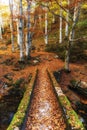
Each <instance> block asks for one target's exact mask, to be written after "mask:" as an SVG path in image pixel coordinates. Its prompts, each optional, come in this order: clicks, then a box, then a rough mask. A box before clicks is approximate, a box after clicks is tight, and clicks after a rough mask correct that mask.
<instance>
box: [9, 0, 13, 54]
mask: <svg viewBox="0 0 87 130" xmlns="http://www.w3.org/2000/svg"><path fill="white" fill-rule="evenodd" d="M9 7H10V14H11V18H10V29H11V42H12V52H14V35H13V32H14V27H13V0H9Z"/></svg>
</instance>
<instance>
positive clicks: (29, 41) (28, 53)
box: [26, 1, 32, 58]
mask: <svg viewBox="0 0 87 130" xmlns="http://www.w3.org/2000/svg"><path fill="white" fill-rule="evenodd" d="M27 4H28V7H27V13H28V16H27V30H28V32H27V35H26V39H27V41H26V56H27V58H29V57H30V47H31V41H32V39H31V32H30V27H31V22H30V19H31V17H30V12H31V3H30V1H28V2H27Z"/></svg>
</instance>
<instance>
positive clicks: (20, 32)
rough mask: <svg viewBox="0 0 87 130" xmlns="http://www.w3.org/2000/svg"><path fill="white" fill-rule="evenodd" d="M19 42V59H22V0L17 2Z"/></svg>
mask: <svg viewBox="0 0 87 130" xmlns="http://www.w3.org/2000/svg"><path fill="white" fill-rule="evenodd" d="M19 16H20V17H19V44H20V61H23V60H24V54H23V18H22V16H23V8H22V0H20V3H19Z"/></svg>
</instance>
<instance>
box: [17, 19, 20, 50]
mask: <svg viewBox="0 0 87 130" xmlns="http://www.w3.org/2000/svg"><path fill="white" fill-rule="evenodd" d="M17 43H18V47H19V46H20V41H19V20H17Z"/></svg>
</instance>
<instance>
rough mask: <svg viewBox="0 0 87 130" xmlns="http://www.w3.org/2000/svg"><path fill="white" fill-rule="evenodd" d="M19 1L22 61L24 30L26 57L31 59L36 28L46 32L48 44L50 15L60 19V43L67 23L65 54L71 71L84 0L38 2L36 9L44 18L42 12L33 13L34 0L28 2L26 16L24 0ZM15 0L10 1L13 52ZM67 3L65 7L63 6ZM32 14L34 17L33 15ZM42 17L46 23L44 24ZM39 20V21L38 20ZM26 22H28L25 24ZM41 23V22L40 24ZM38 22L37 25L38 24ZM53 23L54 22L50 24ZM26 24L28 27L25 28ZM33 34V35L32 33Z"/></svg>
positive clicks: (66, 65) (67, 65)
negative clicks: (70, 64) (70, 60)
mask: <svg viewBox="0 0 87 130" xmlns="http://www.w3.org/2000/svg"><path fill="white" fill-rule="evenodd" d="M15 1H19V14H18V16H17V20H16V21H17V36H18V44H19V47H20V60H21V61H22V60H24V47H25V46H24V30H25V29H24V28H26V51H25V53H26V57H27V58H29V57H30V47H31V42H32V34H33V33H34V32H35V26H37V24H38V23H39V24H38V25H39V29H38V31H39V30H40V29H42V30H44V39H45V44H48V28H49V21H48V20H49V13H48V11H49V12H50V13H51V14H52V19H51V20H54V18H58V19H59V23H58V24H59V43H62V42H63V38H62V37H63V36H64V34H63V35H62V32H63V31H62V27H64V23H65V38H66V40H67V42H66V53H65V69H66V70H70V68H69V59H70V49H71V46H72V45H73V44H72V43H73V42H74V38H75V28H76V24H77V22H78V20H79V15H80V9H81V3H82V0H72V1H70V0H63V1H60V0H53V1H52V0H46V1H44V0H36V1H35V2H36V3H37V4H36V5H35V6H36V7H35V8H37V7H40V8H41V10H43V11H42V12H43V13H44V15H43V16H42V14H41V12H39V11H36V12H35V13H34V11H33V13H31V12H32V9H31V6H32V2H34V1H33V0H26V2H27V4H26V6H27V9H26V14H27V15H26V16H24V14H23V0H15ZM12 2H13V0H9V7H10V13H11V40H12V51H14V36H13V34H14V32H13V31H14V28H13V20H14V18H13V3H12ZM63 2H65V5H64V4H63ZM42 8H43V9H42ZM31 14H32V15H31ZM42 17H44V18H43V20H44V22H42ZM33 18H34V20H33V21H34V23H31V21H32V19H33ZM37 19H38V20H37ZM24 20H25V21H26V22H25V23H24ZM38 21H39V22H38ZM36 22H37V24H36ZM50 23H52V22H50ZM24 24H26V27H24ZM0 25H1V24H0ZM43 25H44V26H43ZM32 32H33V33H32ZM0 38H2V34H1V26H0Z"/></svg>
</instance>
